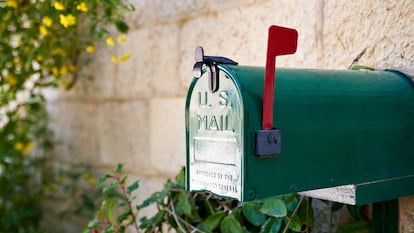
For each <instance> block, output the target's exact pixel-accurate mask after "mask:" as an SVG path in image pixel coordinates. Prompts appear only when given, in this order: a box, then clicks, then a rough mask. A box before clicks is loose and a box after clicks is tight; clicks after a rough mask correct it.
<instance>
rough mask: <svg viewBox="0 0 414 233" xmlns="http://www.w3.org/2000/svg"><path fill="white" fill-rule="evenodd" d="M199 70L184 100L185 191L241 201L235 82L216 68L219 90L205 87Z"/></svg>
mask: <svg viewBox="0 0 414 233" xmlns="http://www.w3.org/2000/svg"><path fill="white" fill-rule="evenodd" d="M208 82H209V74H208V71H207V70H203V75H202V76H201V77H200V78H195V79H194V80H193V82H192V84H191V86H190V90H189V92H188V96H187V102H186V137H187V167H186V169H187V172H186V174H187V176H188V177H187V190H189V191H204V190H208V191H210V192H212V193H215V194H217V195H220V196H226V197H231V198H235V199H238V200H242V184H243V177H242V167H243V157H244V154H243V144H244V142H243V130H242V129H243V120H244V119H243V102H242V98H241V95H240V90H239V86H238V84H237V82H236V81H235V80H234V79H232V77H230V76H229V75H228V74H226V73H225V72H223V71H221V70H220V71H219V89H218V90H217V91H215V92H214V93H213V92H212V91H211V90H210V89H209V86H208Z"/></svg>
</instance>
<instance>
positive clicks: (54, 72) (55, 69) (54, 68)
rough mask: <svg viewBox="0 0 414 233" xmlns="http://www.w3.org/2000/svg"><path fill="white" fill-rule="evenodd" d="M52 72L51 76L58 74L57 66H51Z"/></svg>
mask: <svg viewBox="0 0 414 233" xmlns="http://www.w3.org/2000/svg"><path fill="white" fill-rule="evenodd" d="M52 73H53V76H58V75H59V69H58V68H57V67H53V68H52Z"/></svg>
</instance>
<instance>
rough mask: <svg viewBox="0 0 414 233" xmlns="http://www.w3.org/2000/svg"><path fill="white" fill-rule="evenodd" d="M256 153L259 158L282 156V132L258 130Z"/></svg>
mask: <svg viewBox="0 0 414 233" xmlns="http://www.w3.org/2000/svg"><path fill="white" fill-rule="evenodd" d="M254 138H255V142H254V145H255V148H254V150H255V151H254V152H255V154H256V156H258V157H269V156H270V157H273V156H277V155H279V154H280V150H281V147H282V146H281V145H282V137H281V133H280V130H278V129H269V130H258V131H256V132H255V137H254Z"/></svg>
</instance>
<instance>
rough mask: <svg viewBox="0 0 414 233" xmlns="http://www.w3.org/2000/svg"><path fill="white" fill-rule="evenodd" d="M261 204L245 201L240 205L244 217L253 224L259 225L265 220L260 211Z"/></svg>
mask: <svg viewBox="0 0 414 233" xmlns="http://www.w3.org/2000/svg"><path fill="white" fill-rule="evenodd" d="M260 207H261V205H260V204H259V203H257V202H255V201H250V202H245V203H244V204H243V206H242V212H243V215H244V217H245V218H246V219H247V220H248V221H249V222H250V223H251V224H253V225H255V226H260V225H262V224H263V223H264V222H265V221H266V218H267V217H266V215H265V214H263V213H262V212H261V211H260Z"/></svg>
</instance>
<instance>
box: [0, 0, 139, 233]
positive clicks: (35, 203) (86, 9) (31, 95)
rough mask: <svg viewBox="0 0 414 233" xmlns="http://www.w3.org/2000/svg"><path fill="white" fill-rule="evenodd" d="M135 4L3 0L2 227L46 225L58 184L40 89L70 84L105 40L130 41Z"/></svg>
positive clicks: (0, 2) (0, 97)
mask: <svg viewBox="0 0 414 233" xmlns="http://www.w3.org/2000/svg"><path fill="white" fill-rule="evenodd" d="M131 10H133V7H132V6H131V5H130V4H129V3H128V2H127V1H123V0H102V1H99V0H56V1H51V0H6V1H4V0H0V18H1V21H0V232H38V231H40V227H39V222H40V220H41V219H42V216H43V207H42V202H43V201H44V200H45V199H46V198H47V193H48V192H49V191H50V190H51V187H55V185H58V184H59V182H57V179H56V177H55V174H54V172H53V169H52V167H51V166H50V163H48V162H47V161H50V160H52V158H51V155H50V153H49V149H50V148H51V147H52V146H53V142H52V141H51V140H50V132H49V131H48V130H47V112H46V110H45V99H44V97H43V93H42V89H44V88H46V87H48V88H49V87H58V86H63V87H65V88H70V87H72V86H73V85H74V84H75V83H76V81H77V80H78V79H79V77H80V76H81V74H80V70H81V69H82V68H83V67H84V66H85V65H87V63H88V59H90V56H84V54H85V53H86V54H87V53H94V51H95V45H96V43H99V40H102V41H103V42H105V41H106V43H107V44H108V45H109V46H114V45H116V42H115V40H114V39H113V38H114V37H113V36H114V35H118V41H117V43H122V42H124V41H125V40H126V37H125V36H123V34H125V33H126V32H127V31H128V25H127V24H126V23H125V21H124V15H125V13H127V12H129V11H131ZM129 57H130V54H128V53H127V54H120V55H114V56H113V57H112V58H110V57H108V60H111V59H112V61H114V62H121V61H125V60H127V59H128V58H129Z"/></svg>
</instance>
